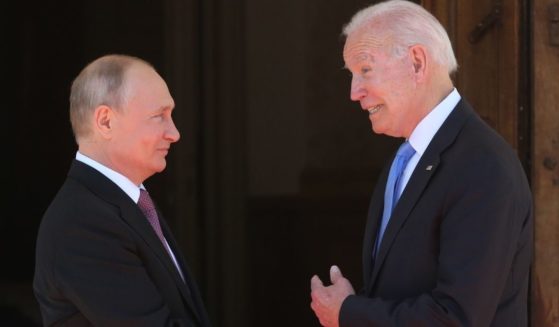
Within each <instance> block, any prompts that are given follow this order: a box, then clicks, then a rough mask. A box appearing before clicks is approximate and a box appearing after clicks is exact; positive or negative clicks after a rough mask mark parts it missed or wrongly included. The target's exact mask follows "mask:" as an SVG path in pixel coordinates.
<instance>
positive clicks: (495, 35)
mask: <svg viewBox="0 0 559 327" xmlns="http://www.w3.org/2000/svg"><path fill="white" fill-rule="evenodd" d="M422 4H423V5H424V6H425V7H426V8H427V9H429V10H430V11H431V12H432V13H433V14H434V15H435V16H437V18H439V19H440V20H441V21H442V22H443V25H445V27H446V28H447V30H448V31H449V34H450V37H451V40H452V41H453V45H454V47H455V49H456V52H457V57H458V62H459V64H460V68H459V72H458V74H457V75H456V76H455V82H456V85H457V87H458V88H459V90H460V92H461V93H462V95H463V96H465V97H466V98H467V99H468V100H469V101H470V102H472V104H473V105H474V107H475V108H476V110H477V111H478V112H479V113H480V115H481V116H482V117H483V118H484V119H485V120H486V121H487V122H488V123H489V124H490V125H491V126H493V127H494V128H495V129H496V130H497V131H499V133H501V135H503V136H504V137H505V139H506V140H507V141H508V142H509V143H510V144H511V145H512V146H513V147H514V148H515V149H516V150H517V152H518V155H519V157H520V159H521V161H522V163H523V164H524V167H525V169H526V172H527V175H528V177H529V179H530V181H531V186H532V190H533V194H534V207H535V211H534V214H535V253H534V265H533V269H532V285H531V300H530V306H531V325H532V326H538V327H551V326H557V325H558V324H559V274H557V272H558V271H559V164H558V163H559V109H558V107H557V103H558V102H559V92H558V90H559V79H558V76H559V46H558V45H552V42H551V33H550V31H551V30H552V29H556V30H558V32H557V33H559V25H555V26H554V25H553V24H559V23H558V21H559V1H557V0H534V1H531V2H530V1H527V0H521V1H514V0H500V1H496V0H480V1H475V2H466V1H458V0H449V1H447V0H423V1H422ZM552 6H557V7H555V8H557V9H555V10H556V12H555V14H556V15H555V16H552V15H550V14H551V12H550V11H551V8H552ZM478 24H481V25H479V26H482V27H487V28H482V33H481V34H480V35H478V37H475V35H474V34H475V33H473V34H472V32H474V31H476V27H477V26H478ZM478 31H479V28H478Z"/></svg>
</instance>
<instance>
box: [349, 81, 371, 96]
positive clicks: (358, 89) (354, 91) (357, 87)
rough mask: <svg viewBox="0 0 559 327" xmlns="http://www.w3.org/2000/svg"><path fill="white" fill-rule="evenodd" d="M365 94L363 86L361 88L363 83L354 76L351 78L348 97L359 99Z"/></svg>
mask: <svg viewBox="0 0 559 327" xmlns="http://www.w3.org/2000/svg"><path fill="white" fill-rule="evenodd" d="M366 95H367V92H366V90H365V88H363V84H362V83H360V82H359V81H358V80H357V79H356V78H355V77H353V78H352V79H351V91H350V96H349V97H350V98H351V100H352V101H360V100H361V99H363V98H364V97H365V96H366Z"/></svg>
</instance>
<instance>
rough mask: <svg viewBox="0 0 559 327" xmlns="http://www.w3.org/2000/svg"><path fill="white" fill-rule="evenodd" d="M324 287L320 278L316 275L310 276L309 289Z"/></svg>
mask: <svg viewBox="0 0 559 327" xmlns="http://www.w3.org/2000/svg"><path fill="white" fill-rule="evenodd" d="M322 287H324V284H322V281H321V280H320V278H319V277H318V276H317V275H314V276H312V278H311V291H315V290H317V289H319V288H322Z"/></svg>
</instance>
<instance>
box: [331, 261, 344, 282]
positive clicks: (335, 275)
mask: <svg viewBox="0 0 559 327" xmlns="http://www.w3.org/2000/svg"><path fill="white" fill-rule="evenodd" d="M342 278H344V276H343V275H342V272H341V271H340V268H338V266H336V265H333V266H332V267H330V281H331V282H332V284H336V283H337V282H338V281H339V280H340V279H342Z"/></svg>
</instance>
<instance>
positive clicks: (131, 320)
mask: <svg viewBox="0 0 559 327" xmlns="http://www.w3.org/2000/svg"><path fill="white" fill-rule="evenodd" d="M158 215H159V217H160V222H161V228H162V230H163V233H164V235H165V238H166V239H167V241H168V243H169V245H170V247H171V249H172V251H173V253H174V254H175V256H176V258H177V261H178V262H179V265H180V267H181V268H182V271H183V273H184V277H185V282H183V280H182V279H181V277H180V275H179V273H178V272H177V269H176V267H175V265H174V263H173V262H172V259H171V258H170V256H169V254H168V253H167V251H166V250H165V249H164V247H163V245H162V243H161V241H160V240H159V238H158V237H157V235H156V234H155V232H154V231H153V229H152V227H151V225H150V224H149V222H148V221H147V219H146V217H145V216H144V215H143V214H142V212H141V211H140V209H139V207H138V206H137V205H136V204H135V203H134V202H133V201H132V200H131V199H130V197H129V196H128V195H126V193H124V192H123V191H122V190H121V189H120V188H119V187H118V186H117V185H116V184H114V183H113V182H112V181H110V180H109V179H108V178H106V177H105V176H104V175H102V174H101V173H99V172H98V171H97V170H95V169H93V168H91V167H90V166H88V165H86V164H84V163H82V162H79V161H74V162H73V163H72V167H71V169H70V172H69V173H68V177H67V179H66V181H65V183H64V185H63V186H62V188H61V189H60V191H59V192H58V194H57V195H56V197H55V199H54V200H53V202H52V203H51V205H50V206H49V208H48V210H47V211H46V213H45V215H44V217H43V220H42V221H41V226H40V228H39V234H38V238H37V249H36V265H35V276H34V282H33V286H34V291H35V295H36V298H37V300H38V302H39V304H40V308H41V314H42V316H43V322H44V324H45V326H53V325H54V326H92V325H94V326H103V327H104V326H150V327H151V326H200V327H202V326H203V327H206V326H210V323H209V320H208V317H207V314H206V311H205V309H204V305H203V303H202V300H201V298H200V295H199V293H198V290H197V287H196V285H195V283H194V281H193V280H192V279H191V274H190V273H189V271H188V268H187V266H186V263H185V261H184V258H183V257H182V255H181V251H180V250H179V248H178V247H177V243H176V241H175V239H174V238H173V236H172V235H171V232H170V230H169V227H168V226H167V225H166V223H165V221H164V219H162V218H161V217H162V216H161V213H159V212H158Z"/></svg>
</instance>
